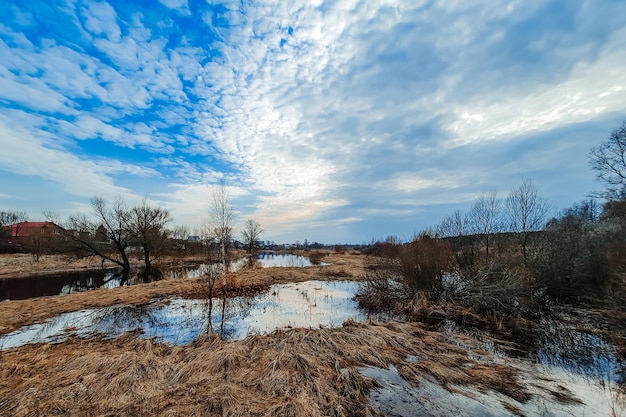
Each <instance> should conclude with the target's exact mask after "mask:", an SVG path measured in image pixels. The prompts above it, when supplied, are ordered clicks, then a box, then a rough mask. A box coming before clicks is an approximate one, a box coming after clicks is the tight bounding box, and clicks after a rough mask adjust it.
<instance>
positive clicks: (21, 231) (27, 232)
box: [7, 222, 65, 237]
mask: <svg viewBox="0 0 626 417" xmlns="http://www.w3.org/2000/svg"><path fill="white" fill-rule="evenodd" d="M7 228H8V229H9V230H10V232H11V237H31V236H54V235H60V234H61V233H62V232H63V231H64V230H65V229H63V228H62V227H61V226H59V225H57V224H54V223H52V222H20V223H15V224H12V225H10V226H7Z"/></svg>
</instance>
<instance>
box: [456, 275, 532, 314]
mask: <svg viewBox="0 0 626 417" xmlns="http://www.w3.org/2000/svg"><path fill="white" fill-rule="evenodd" d="M532 286H533V280H532V275H531V273H530V271H528V270H527V269H524V268H522V267H505V266H502V265H498V264H495V263H490V264H488V265H486V266H484V267H483V268H480V269H479V270H477V271H476V272H475V273H474V275H473V276H465V277H464V286H463V288H461V289H459V291H458V292H457V293H456V296H455V301H457V302H459V303H461V304H463V305H465V306H468V307H472V308H474V309H476V310H477V311H478V312H479V313H481V314H486V315H492V316H495V317H500V318H504V317H507V316H517V315H520V314H521V313H524V312H526V311H528V310H529V308H530V307H531V305H532V296H531V295H532Z"/></svg>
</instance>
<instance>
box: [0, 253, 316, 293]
mask: <svg viewBox="0 0 626 417" xmlns="http://www.w3.org/2000/svg"><path fill="white" fill-rule="evenodd" d="M250 264H251V263H250V260H249V259H246V258H242V259H239V260H237V261H235V262H233V263H232V264H231V266H230V270H231V271H236V270H239V269H242V268H245V267H249V266H250ZM320 265H327V264H323V263H322V264H320ZM253 266H254V267H255V268H270V267H308V266H312V264H311V261H310V260H309V258H307V257H305V256H298V255H292V254H284V253H260V254H258V255H257V257H256V259H254V262H253ZM209 268H211V265H210V264H205V263H201V264H197V265H192V266H185V267H177V268H169V269H166V270H165V271H163V276H164V278H169V279H187V278H198V277H201V276H202V275H204V274H206V273H207V271H208V270H209ZM144 282H146V280H145V279H144V277H143V276H142V275H141V274H139V273H133V274H131V275H130V276H129V278H128V280H127V281H126V285H134V284H140V283H144ZM121 283H122V276H121V274H120V273H119V272H117V271H115V270H90V271H79V272H64V273H60V274H55V275H44V276H34V277H23V278H2V279H0V301H1V300H25V299H28V298H36V297H44V296H54V295H63V294H71V293H74V292H82V291H89V290H93V289H96V288H115V287H119V286H120V285H121Z"/></svg>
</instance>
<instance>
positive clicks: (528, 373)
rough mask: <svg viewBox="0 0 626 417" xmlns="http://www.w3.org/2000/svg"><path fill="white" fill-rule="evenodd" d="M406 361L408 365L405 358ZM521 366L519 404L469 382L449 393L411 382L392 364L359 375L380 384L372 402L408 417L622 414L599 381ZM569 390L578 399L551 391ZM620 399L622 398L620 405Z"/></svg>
mask: <svg viewBox="0 0 626 417" xmlns="http://www.w3.org/2000/svg"><path fill="white" fill-rule="evenodd" d="M407 363H408V364H410V363H412V362H411V361H409V360H407ZM511 364H512V365H514V366H516V367H518V368H521V369H522V371H521V372H522V378H523V380H524V382H526V385H527V387H528V388H529V391H530V392H531V393H532V399H531V400H529V401H526V402H524V403H520V402H518V401H516V400H514V399H512V398H509V397H507V396H505V395H503V394H501V393H498V392H481V391H478V390H477V389H475V388H472V387H469V386H458V385H451V388H452V390H451V391H448V390H447V389H445V388H443V387H442V386H441V385H439V384H438V383H436V382H434V381H430V380H428V379H426V378H422V377H418V378H417V381H416V383H415V384H409V383H408V382H407V381H405V380H404V379H403V378H402V377H401V376H400V375H399V373H398V371H397V369H396V368H395V367H394V366H393V365H391V366H390V367H389V369H382V368H375V367H364V368H361V369H360V372H361V374H363V375H364V376H366V377H369V378H373V379H375V380H376V381H377V382H378V384H379V385H380V387H378V388H375V389H373V390H371V391H370V393H369V400H370V403H371V404H372V405H373V406H374V407H375V408H377V409H378V410H379V411H380V412H381V413H382V414H383V415H385V416H387V417H412V416H424V417H426V416H438V417H439V416H450V415H454V416H458V417H466V416H467V417H470V416H487V417H489V416H494V417H495V416H519V415H525V416H552V417H561V416H563V417H565V416H568V417H570V416H598V415H603V416H620V415H623V413H624V412H626V409H625V408H624V404H623V398H622V399H620V398H618V397H617V396H616V392H612V391H611V390H610V389H609V388H606V387H605V386H603V385H601V384H591V383H589V381H587V380H585V379H584V378H583V377H581V376H579V375H578V376H577V375H571V374H569V373H567V372H565V371H563V370H561V369H558V368H553V367H551V368H543V367H538V366H537V365H533V364H528V363H523V362H521V361H514V363H511ZM564 392H567V393H568V394H570V395H572V396H573V397H575V398H576V399H577V401H569V402H559V401H558V400H557V399H556V398H555V393H556V394H557V395H558V394H559V393H564ZM620 401H622V402H621V403H620Z"/></svg>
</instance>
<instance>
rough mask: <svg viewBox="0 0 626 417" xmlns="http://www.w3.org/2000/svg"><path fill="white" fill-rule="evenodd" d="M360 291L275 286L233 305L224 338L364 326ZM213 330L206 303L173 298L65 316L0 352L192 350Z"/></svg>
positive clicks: (14, 337)
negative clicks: (122, 338) (135, 344)
mask: <svg viewBox="0 0 626 417" xmlns="http://www.w3.org/2000/svg"><path fill="white" fill-rule="evenodd" d="M357 288H358V283H356V282H353V281H330V282H325V281H306V282H300V283H293V284H276V285H272V286H271V287H270V289H269V290H268V291H267V292H264V293H262V294H258V295H256V296H251V297H234V298H231V299H228V300H227V303H226V313H225V316H224V318H225V324H224V335H225V336H226V338H227V339H230V340H235V339H243V338H245V337H246V336H247V335H250V334H266V333H270V332H272V331H273V330H275V329H280V328H289V327H305V328H317V327H320V326H324V327H337V326H341V325H342V324H343V323H344V322H345V321H346V320H350V319H351V320H355V321H361V320H364V319H365V318H366V314H365V313H364V312H363V311H362V310H360V309H359V307H358V305H357V303H356V302H355V301H354V300H353V299H352V298H353V297H354V294H355V292H356V290H357ZM221 310H222V306H221V300H217V299H216V300H214V305H213V313H212V317H211V324H212V326H213V329H214V330H215V331H216V332H217V333H219V332H220V330H221V329H219V325H220V323H221ZM209 324H210V323H209V313H208V301H207V300H187V299H180V298H174V299H171V300H167V301H155V302H153V303H150V304H147V305H140V306H111V307H106V308H97V309H90V310H81V311H77V312H71V313H64V314H61V315H59V316H57V317H55V318H53V319H51V320H49V321H47V322H46V323H43V324H36V325H33V326H27V327H25V328H22V329H19V330H17V331H15V332H13V333H9V334H7V335H5V336H2V337H0V347H1V348H3V349H8V348H12V347H17V346H21V345H24V344H27V343H38V342H47V343H55V342H61V341H63V340H65V339H66V338H67V337H68V336H69V335H76V336H82V337H86V336H91V335H99V336H101V337H104V338H111V337H116V336H118V335H120V334H123V333H129V332H137V333H139V334H140V337H143V338H148V339H153V338H154V339H156V340H158V341H161V342H165V343H170V344H189V343H191V342H192V341H193V340H195V339H197V338H198V337H199V336H200V335H202V334H205V333H206V332H207V331H208V329H209Z"/></svg>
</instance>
